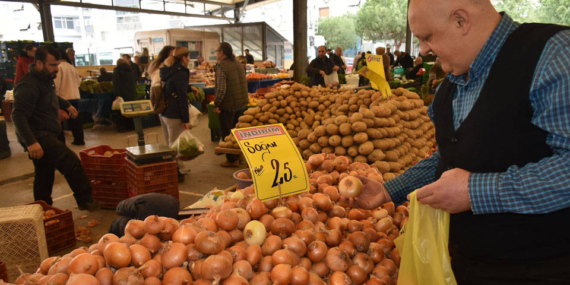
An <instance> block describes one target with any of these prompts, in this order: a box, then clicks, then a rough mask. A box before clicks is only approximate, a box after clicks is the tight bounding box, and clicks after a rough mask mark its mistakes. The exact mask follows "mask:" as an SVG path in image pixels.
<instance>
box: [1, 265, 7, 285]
mask: <svg viewBox="0 0 570 285" xmlns="http://www.w3.org/2000/svg"><path fill="white" fill-rule="evenodd" d="M0 280H3V281H4V282H8V270H7V269H6V263H4V262H2V261H0Z"/></svg>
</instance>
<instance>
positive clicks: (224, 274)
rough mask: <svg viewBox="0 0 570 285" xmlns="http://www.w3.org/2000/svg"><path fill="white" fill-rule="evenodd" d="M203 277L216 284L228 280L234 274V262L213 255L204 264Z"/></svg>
mask: <svg viewBox="0 0 570 285" xmlns="http://www.w3.org/2000/svg"><path fill="white" fill-rule="evenodd" d="M201 273H202V277H203V278H204V279H212V280H214V283H217V281H219V280H222V279H226V278H228V277H229V276H230V274H231V273H232V261H231V260H229V259H227V258H226V257H224V256H221V255H211V256H208V258H206V260H204V263H203V264H202V272H201Z"/></svg>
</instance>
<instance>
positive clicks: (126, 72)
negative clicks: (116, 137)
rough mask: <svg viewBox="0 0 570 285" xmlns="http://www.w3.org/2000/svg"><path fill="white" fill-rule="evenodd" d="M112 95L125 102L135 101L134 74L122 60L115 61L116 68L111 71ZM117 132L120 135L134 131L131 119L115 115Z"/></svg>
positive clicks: (135, 85) (135, 86)
mask: <svg viewBox="0 0 570 285" xmlns="http://www.w3.org/2000/svg"><path fill="white" fill-rule="evenodd" d="M113 93H115V97H116V98H118V97H121V98H123V100H124V101H125V102H128V101H135V100H137V97H138V95H137V84H136V82H135V72H134V71H133V69H132V68H131V67H130V66H129V64H128V62H127V61H126V60H124V59H122V58H120V59H118V60H117V67H115V70H113ZM117 118H118V119H117V130H118V131H119V132H120V133H124V132H126V131H130V130H134V122H133V120H132V119H131V118H125V117H123V116H122V115H121V114H118V115H117Z"/></svg>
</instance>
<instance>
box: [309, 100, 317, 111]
mask: <svg viewBox="0 0 570 285" xmlns="http://www.w3.org/2000/svg"><path fill="white" fill-rule="evenodd" d="M318 107H319V102H318V101H311V102H309V108H311V109H313V110H314V109H317V108H318Z"/></svg>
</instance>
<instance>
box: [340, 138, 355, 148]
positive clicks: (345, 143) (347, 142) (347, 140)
mask: <svg viewBox="0 0 570 285" xmlns="http://www.w3.org/2000/svg"><path fill="white" fill-rule="evenodd" d="M341 144H342V146H344V147H350V146H352V145H353V144H354V140H353V137H352V136H345V137H342V139H341Z"/></svg>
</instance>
